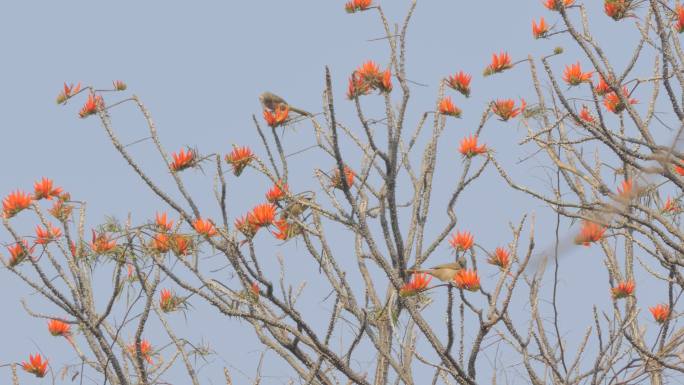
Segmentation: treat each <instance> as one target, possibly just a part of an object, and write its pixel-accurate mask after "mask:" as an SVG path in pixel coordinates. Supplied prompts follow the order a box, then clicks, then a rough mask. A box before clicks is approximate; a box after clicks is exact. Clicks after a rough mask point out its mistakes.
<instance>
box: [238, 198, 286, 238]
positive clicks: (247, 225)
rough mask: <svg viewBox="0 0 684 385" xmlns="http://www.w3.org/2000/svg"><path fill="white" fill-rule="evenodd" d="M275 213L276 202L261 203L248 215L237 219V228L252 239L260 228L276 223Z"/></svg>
mask: <svg viewBox="0 0 684 385" xmlns="http://www.w3.org/2000/svg"><path fill="white" fill-rule="evenodd" d="M275 214H276V206H275V205H274V204H272V203H263V204H260V205H258V206H256V207H254V208H253V209H252V211H250V212H249V213H248V214H247V215H245V216H242V217H240V218H237V219H236V220H235V228H236V229H237V230H238V231H240V232H241V233H242V234H243V235H244V236H245V237H247V238H248V239H251V238H253V237H254V235H256V233H257V231H259V229H260V228H262V227H268V226H270V225H272V224H274V222H275ZM276 227H279V226H276Z"/></svg>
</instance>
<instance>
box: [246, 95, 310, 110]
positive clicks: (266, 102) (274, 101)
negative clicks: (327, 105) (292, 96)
mask: <svg viewBox="0 0 684 385" xmlns="http://www.w3.org/2000/svg"><path fill="white" fill-rule="evenodd" d="M259 102H260V103H261V105H262V106H263V107H264V108H265V109H267V110H270V111H275V110H276V108H278V106H280V105H285V106H287V107H288V108H289V109H290V111H292V112H296V113H298V114H299V115H302V116H312V114H311V113H310V112H307V111H304V110H301V109H299V108H296V107H293V106H292V105H290V104H288V103H287V102H286V101H285V99H283V98H281V97H280V96H278V95H276V94H273V93H270V92H268V91H266V92H264V93H263V94H261V95H259Z"/></svg>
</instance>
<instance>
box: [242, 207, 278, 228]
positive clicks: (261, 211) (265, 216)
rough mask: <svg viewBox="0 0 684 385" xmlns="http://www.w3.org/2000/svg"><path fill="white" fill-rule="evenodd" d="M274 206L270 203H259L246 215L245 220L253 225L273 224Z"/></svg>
mask: <svg viewBox="0 0 684 385" xmlns="http://www.w3.org/2000/svg"><path fill="white" fill-rule="evenodd" d="M275 212H276V207H275V205H273V204H272V203H264V204H260V205H258V206H256V207H254V208H253V209H252V211H251V212H250V213H249V214H248V215H247V218H248V219H247V220H248V221H249V223H250V225H252V226H254V227H265V226H268V225H271V224H273V220H274V219H275Z"/></svg>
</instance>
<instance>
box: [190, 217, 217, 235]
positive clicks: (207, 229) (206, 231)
mask: <svg viewBox="0 0 684 385" xmlns="http://www.w3.org/2000/svg"><path fill="white" fill-rule="evenodd" d="M192 227H193V228H194V229H195V231H197V233H198V234H200V235H204V236H205V237H213V236H214V235H216V234H217V232H216V228H215V227H214V223H213V222H212V221H211V219H207V220H204V219H202V218H197V219H195V221H194V222H193V223H192Z"/></svg>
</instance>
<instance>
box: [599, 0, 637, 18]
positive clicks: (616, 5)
mask: <svg viewBox="0 0 684 385" xmlns="http://www.w3.org/2000/svg"><path fill="white" fill-rule="evenodd" d="M631 9H632V0H605V1H604V2H603V10H604V11H605V12H606V15H608V16H610V17H612V18H613V20H621V19H622V18H624V17H625V16H628V14H629V11H630V10H631Z"/></svg>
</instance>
